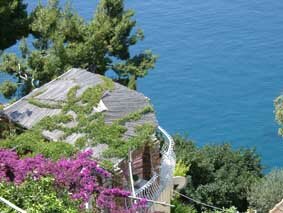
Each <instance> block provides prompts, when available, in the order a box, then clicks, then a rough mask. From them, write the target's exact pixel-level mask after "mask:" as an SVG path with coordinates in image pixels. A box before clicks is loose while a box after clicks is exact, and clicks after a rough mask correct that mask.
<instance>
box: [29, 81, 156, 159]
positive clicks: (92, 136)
mask: <svg viewBox="0 0 283 213" xmlns="http://www.w3.org/2000/svg"><path fill="white" fill-rule="evenodd" d="M78 89H79V87H77V86H75V87H73V88H71V89H70V90H69V92H68V94H67V100H66V101H64V102H62V103H61V105H60V106H59V105H56V106H58V108H60V107H61V109H62V112H61V114H59V115H56V116H52V117H46V118H44V119H43V120H41V121H40V123H39V124H38V125H37V126H36V127H35V129H36V131H39V132H41V131H43V130H49V131H53V130H56V129H57V130H61V131H63V132H64V135H63V136H62V140H64V139H66V138H67V137H68V136H70V135H72V134H76V133H77V134H83V135H84V136H83V137H81V138H79V139H78V140H77V141H76V142H75V145H76V146H77V147H78V148H80V149H82V148H84V147H89V146H90V147H94V146H96V145H97V144H107V145H108V148H107V149H106V150H105V151H104V152H103V154H104V157H106V158H112V157H119V158H123V157H126V156H127V154H128V151H129V150H132V149H136V148H139V147H140V146H141V145H143V144H144V143H146V142H149V141H150V138H151V135H152V134H154V127H153V126H152V125H150V124H144V125H142V126H138V127H137V128H136V136H135V137H131V138H129V139H124V138H123V134H124V133H125V132H126V131H127V129H126V127H125V126H123V125H124V124H125V123H126V122H128V121H133V120H139V119H141V117H142V116H143V115H144V114H147V113H150V112H153V108H152V106H147V107H145V108H143V109H141V110H138V111H137V112H133V113H130V114H129V115H126V116H125V117H123V118H121V119H119V120H117V121H116V122H114V123H112V124H106V123H105V121H104V115H103V114H102V113H93V108H94V107H96V106H97V105H98V103H99V102H100V100H101V98H102V96H103V94H104V93H105V92H106V91H111V90H113V89H114V83H113V82H112V81H111V80H110V79H107V78H103V83H101V84H99V85H97V86H95V87H90V88H88V89H86V90H85V91H84V92H83V94H82V95H81V96H80V97H77V90H78ZM32 100H33V101H32V102H31V101H30V103H31V104H35V105H36V106H38V107H43V108H50V107H51V106H50V104H45V103H41V102H39V101H38V100H36V96H35V97H33V99H32ZM35 100H36V101H35ZM71 111H72V112H74V113H76V118H74V117H73V116H72V115H70V114H69V113H70V112H71ZM74 121H75V122H77V124H76V126H75V127H72V128H69V127H66V125H64V124H67V123H69V122H74Z"/></svg>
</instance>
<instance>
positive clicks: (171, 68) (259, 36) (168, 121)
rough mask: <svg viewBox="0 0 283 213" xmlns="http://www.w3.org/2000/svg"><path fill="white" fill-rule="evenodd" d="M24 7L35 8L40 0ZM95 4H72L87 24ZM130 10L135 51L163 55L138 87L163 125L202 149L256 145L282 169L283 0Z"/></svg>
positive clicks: (195, 2) (130, 3)
mask: <svg viewBox="0 0 283 213" xmlns="http://www.w3.org/2000/svg"><path fill="white" fill-rule="evenodd" d="M26 2H27V3H28V4H29V10H31V9H32V8H33V7H34V6H35V5H36V4H37V2H38V0H30V1H26ZM62 2H63V1H62ZM96 4H97V1H89V0H80V1H79V0H73V6H74V7H75V8H76V9H77V10H78V12H79V14H80V15H82V16H83V17H84V18H85V19H87V20H89V19H90V18H91V17H92V16H93V11H94V8H95V6H96ZM126 6H127V7H128V8H133V9H135V10H136V19H137V23H138V26H139V27H141V28H142V29H144V31H145V35H146V38H145V40H144V41H143V42H142V43H141V44H139V45H137V47H135V48H134V49H133V51H135V52H136V51H138V50H142V49H146V48H150V49H152V50H153V51H154V53H156V54H158V55H159V60H158V63H157V65H156V68H155V69H154V70H153V71H152V72H150V74H149V75H148V77H146V78H145V79H142V80H140V81H139V86H138V89H139V91H141V92H143V93H145V94H146V95H147V96H148V97H150V98H151V100H152V103H153V104H154V106H155V109H156V111H157V116H158V119H159V122H160V125H161V126H163V127H164V128H166V129H167V130H168V131H169V132H170V133H172V134H173V133H177V132H178V133H182V134H188V135H189V137H190V138H191V139H193V140H195V141H196V142H197V144H199V145H204V144H208V143H222V142H231V143H232V144H233V146H234V147H242V146H244V147H256V148H257V151H258V152H259V153H260V154H261V155H262V159H263V163H264V165H266V167H267V168H268V169H270V168H273V167H283V139H282V138H280V137H279V136H278V135H277V128H278V126H277V125H276V122H275V121H274V114H273V100H274V98H275V97H276V96H278V95H279V94H281V92H282V91H283V12H282V11H283V1H278V0H261V1H258V0H249V1H245V0H234V1H226V0H209V1H204V0H174V1H173V0H171V1H169V0H165V1H164V0H144V1H140V0H127V1H126ZM9 51H16V48H15V47H13V48H11V49H10V50H9ZM2 79H3V78H2Z"/></svg>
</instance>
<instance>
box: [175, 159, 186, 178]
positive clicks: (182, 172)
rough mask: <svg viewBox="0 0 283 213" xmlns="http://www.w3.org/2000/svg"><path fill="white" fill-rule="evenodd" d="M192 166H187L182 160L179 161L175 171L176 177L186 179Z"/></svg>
mask: <svg viewBox="0 0 283 213" xmlns="http://www.w3.org/2000/svg"><path fill="white" fill-rule="evenodd" d="M189 169H190V166H189V165H187V164H185V163H184V162H183V161H182V160H179V161H177V163H176V166H175V171H174V176H183V177H186V176H187V173H188V171H189Z"/></svg>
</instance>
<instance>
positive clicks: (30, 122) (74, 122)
mask: <svg viewBox="0 0 283 213" xmlns="http://www.w3.org/2000/svg"><path fill="white" fill-rule="evenodd" d="M2 114H3V115H4V116H5V117H7V118H8V119H9V120H10V121H11V122H13V123H15V124H17V125H19V126H21V127H22V128H25V129H31V128H39V129H40V131H41V132H42V134H43V136H44V137H45V138H46V139H48V140H50V141H62V142H66V143H70V144H73V145H74V146H77V147H79V148H80V149H82V150H84V149H92V150H93V158H95V159H96V160H98V161H99V162H101V163H102V165H105V166H109V167H111V168H113V170H114V171H115V176H114V177H113V183H112V184H113V185H119V186H122V187H123V188H125V189H127V190H129V191H131V192H132V197H133V198H135V197H140V198H147V199H149V200H154V201H159V203H154V202H153V203H150V205H149V206H148V209H147V211H148V212H170V207H169V206H168V205H160V203H164V204H166V203H167V204H168V203H170V199H171V196H172V189H173V171H174V168H175V153H174V141H173V139H172V138H171V136H170V135H169V134H168V133H167V132H166V131H165V130H164V129H162V128H161V127H159V125H158V121H157V119H156V116H155V113H154V110H153V108H152V106H151V104H150V101H149V99H148V98H147V97H145V96H144V95H143V94H141V93H139V92H137V91H133V90H130V89H128V88H127V87H124V86H122V85H120V84H118V83H114V82H113V81H112V80H110V79H108V78H106V77H103V76H100V75H97V74H93V73H90V72H88V71H86V70H82V69H71V70H69V71H68V72H66V73H64V74H63V75H62V76H60V77H58V78H56V79H55V80H53V81H51V82H49V83H47V84H45V85H43V86H42V87H40V88H38V89H36V90H34V91H32V92H31V93H30V94H28V95H27V96H25V97H23V98H22V99H20V100H19V101H17V102H15V103H13V104H11V105H9V106H7V107H6V108H4V110H3V112H2Z"/></svg>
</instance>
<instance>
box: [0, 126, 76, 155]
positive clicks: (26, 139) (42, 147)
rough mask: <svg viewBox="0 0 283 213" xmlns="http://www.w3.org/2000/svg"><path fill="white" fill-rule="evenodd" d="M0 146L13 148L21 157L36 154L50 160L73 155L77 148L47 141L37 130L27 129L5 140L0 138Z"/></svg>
mask: <svg viewBox="0 0 283 213" xmlns="http://www.w3.org/2000/svg"><path fill="white" fill-rule="evenodd" d="M0 148H6V149H14V150H16V151H17V153H18V154H19V155H20V156H21V157H32V156H36V155H38V154H41V155H43V156H44V157H46V158H50V159H52V160H58V159H60V158H62V157H70V156H73V155H74V154H75V153H76V152H77V149H76V148H75V147H74V146H72V145H70V144H67V143H64V142H47V141H46V140H45V139H44V138H43V137H42V134H41V133H40V132H39V131H27V132H24V133H22V134H19V135H15V136H13V137H9V138H8V139H6V140H0Z"/></svg>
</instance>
